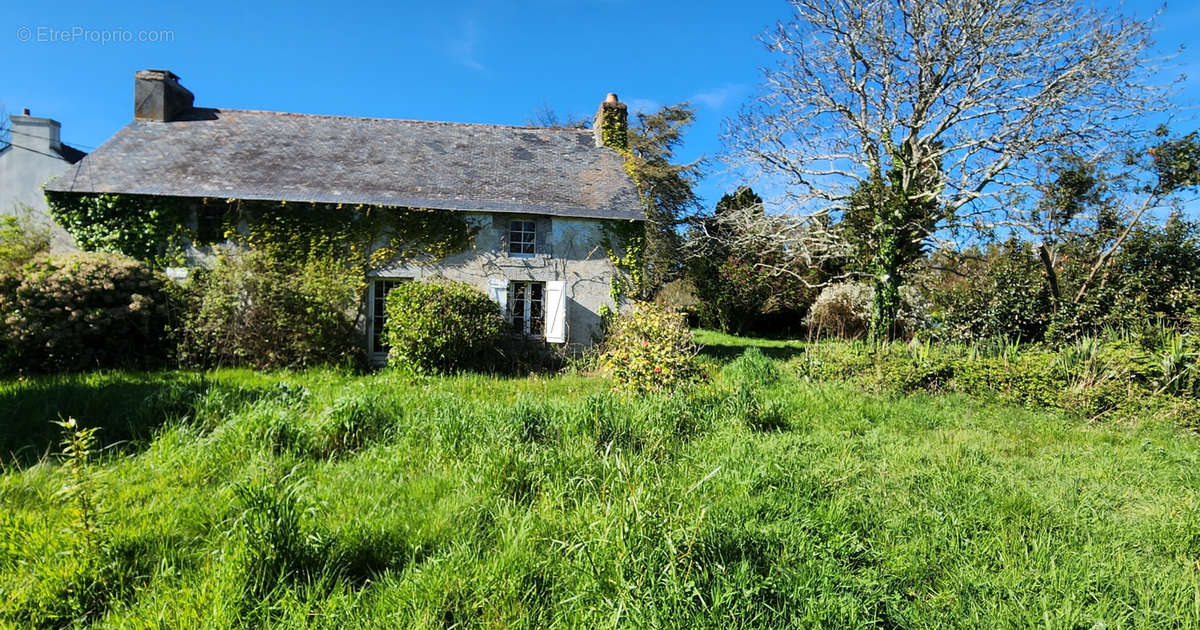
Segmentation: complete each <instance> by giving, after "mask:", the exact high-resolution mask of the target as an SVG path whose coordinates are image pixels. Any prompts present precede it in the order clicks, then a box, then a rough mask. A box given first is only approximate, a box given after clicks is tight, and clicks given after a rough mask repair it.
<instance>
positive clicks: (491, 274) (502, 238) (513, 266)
mask: <svg viewBox="0 0 1200 630" xmlns="http://www.w3.org/2000/svg"><path fill="white" fill-rule="evenodd" d="M466 219H467V221H468V222H469V223H471V224H472V225H473V226H475V227H477V228H479V232H478V234H477V235H476V237H475V239H474V244H473V247H472V248H471V249H470V250H468V251H465V252H461V253H458V254H454V255H451V256H449V257H447V258H445V259H443V260H440V261H437V262H433V263H426V264H417V263H410V264H393V265H388V266H384V267H382V268H380V269H377V270H376V271H374V272H373V273H372V274H371V276H372V280H375V279H396V280H408V279H412V280H430V279H435V278H446V279H448V280H457V281H461V282H466V283H467V284H470V285H472V286H474V287H476V288H478V289H479V290H480V291H484V292H485V293H489V294H492V293H493V290H494V288H495V287H496V286H497V283H503V284H505V285H507V284H509V283H512V282H522V281H530V282H538V283H548V282H555V281H562V282H565V292H566V295H565V297H566V303H565V306H566V318H565V320H566V321H565V324H566V336H565V337H566V338H565V343H566V344H567V345H568V347H569V348H572V349H579V348H582V347H585V346H588V345H590V344H591V343H592V341H593V340H594V338H595V336H596V335H597V334H598V333H599V331H600V317H601V316H600V313H601V312H602V310H604V309H605V308H607V309H611V310H615V309H616V308H617V305H616V304H615V303H614V302H613V299H612V296H611V293H612V290H611V289H612V280H613V277H614V276H615V275H616V274H617V273H618V271H617V269H616V268H615V267H614V265H613V263H612V261H611V260H610V259H609V257H608V253H607V251H606V250H605V247H604V243H605V241H606V235H605V230H604V225H605V223H606V221H605V220H603V219H581V218H568V217H549V216H538V215H508V214H491V213H468V215H467V217H466ZM513 219H516V220H521V219H523V220H526V221H528V220H534V221H535V222H536V224H537V228H538V247H537V252H536V253H535V254H534V255H533V256H532V257H528V258H525V257H514V256H511V255H509V244H508V234H507V233H508V227H509V221H510V220H513ZM506 301H508V302H509V303H508V304H507V306H508V307H509V308H508V310H509V311H510V312H509V313H507V315H508V316H509V317H510V318H511V315H512V313H511V307H512V304H511V300H506ZM368 320H370V318H368ZM367 326H368V327H370V326H372V322H371V321H368V322H367ZM373 358H374V359H376V360H379V359H381V358H382V357H379V356H376V357H373Z"/></svg>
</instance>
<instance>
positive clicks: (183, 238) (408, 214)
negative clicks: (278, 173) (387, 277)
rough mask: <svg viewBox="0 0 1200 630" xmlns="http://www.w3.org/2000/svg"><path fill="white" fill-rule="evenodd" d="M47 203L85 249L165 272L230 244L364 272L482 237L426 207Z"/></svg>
mask: <svg viewBox="0 0 1200 630" xmlns="http://www.w3.org/2000/svg"><path fill="white" fill-rule="evenodd" d="M46 199H47V202H48V204H49V206H50V211H51V214H52V215H53V216H54V218H55V220H56V221H58V223H59V224H61V225H62V226H63V227H64V228H66V230H67V231H68V232H69V233H70V234H71V236H73V237H74V238H75V241H76V243H78V245H79V246H80V247H81V248H83V249H85V250H99V251H108V252H117V253H122V254H125V255H127V256H132V257H134V258H137V259H138V260H142V261H147V262H151V263H152V264H154V265H155V266H160V267H161V266H167V265H169V264H171V263H174V262H178V261H179V260H180V258H181V257H182V254H183V252H184V251H185V249H186V247H187V245H189V244H194V245H212V244H214V243H219V242H222V241H225V240H226V239H229V240H232V241H233V242H234V243H238V244H243V243H244V244H246V245H249V246H250V247H252V248H254V249H258V250H261V251H265V252H267V253H268V254H270V255H271V256H272V257H274V258H277V259H279V260H281V261H286V262H289V263H293V264H298V263H302V262H305V261H307V260H309V259H310V258H318V259H328V258H333V259H337V260H339V261H341V262H343V263H344V264H346V265H349V266H355V267H360V268H365V267H367V266H371V265H378V264H380V263H382V262H385V261H387V260H391V259H393V258H402V259H416V260H438V259H441V258H444V257H445V256H447V255H448V254H451V253H454V252H458V251H462V250H464V249H466V248H467V247H468V246H469V245H470V241H471V239H472V238H473V237H474V235H475V232H476V230H475V228H472V227H471V226H470V225H468V224H467V222H466V221H465V220H464V219H463V218H462V216H461V213H456V212H451V211H448V210H427V209H423V208H391V207H381V206H366V205H355V206H343V205H341V204H322V203H306V202H293V203H288V202H285V201H250V200H239V199H226V200H218V199H188V198H178V197H157V196H150V195H107V194H102V195H76V194H69V193H47V196H46ZM214 221H215V222H216V224H215V225H209V223H211V222H214Z"/></svg>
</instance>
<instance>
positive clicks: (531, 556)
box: [0, 333, 1200, 628]
mask: <svg viewBox="0 0 1200 630" xmlns="http://www.w3.org/2000/svg"><path fill="white" fill-rule="evenodd" d="M700 339H701V341H702V342H704V343H705V344H706V345H707V346H708V349H707V350H706V353H707V354H708V355H709V356H710V357H714V358H715V359H717V360H720V361H725V360H726V359H727V358H728V357H730V356H732V355H734V354H735V353H736V352H740V348H739V346H743V345H748V343H749V342H742V341H739V340H737V339H736V338H728V337H722V336H720V335H717V334H715V333H701V335H700ZM753 343H755V344H760V345H763V346H764V347H763V348H762V350H761V351H762V352H770V353H775V354H776V356H779V357H781V358H786V357H787V356H788V354H787V353H789V352H793V351H795V349H796V348H798V346H797V345H794V344H786V343H783V342H778V343H777V344H776V343H775V342H753ZM714 379H715V382H714V383H713V384H711V385H709V386H705V387H702V388H699V389H697V390H696V391H694V392H692V393H690V394H687V395H677V396H675V397H652V398H646V399H641V400H630V399H625V398H622V397H620V396H618V395H615V394H612V393H610V392H608V387H607V384H606V383H605V382H604V381H602V380H600V379H598V378H594V377H585V376H562V377H553V378H546V377H530V378H528V379H504V378H492V377H482V376H462V377H456V378H432V379H426V380H416V381H414V380H411V379H409V378H406V377H405V376H403V375H401V374H398V373H393V372H383V373H379V374H374V375H368V376H353V375H348V374H342V373H338V372H333V371H311V372H304V373H279V374H257V373H253V372H247V371H234V370H229V371H220V372H217V373H210V374H208V375H206V376H204V377H203V378H202V377H201V376H199V375H196V374H189V373H163V374H131V373H103V374H93V375H83V376H77V377H57V378H44V379H33V380H29V381H21V382H7V383H0V418H3V423H4V424H3V427H0V452H4V453H13V452H16V455H15V456H13V455H9V456H7V457H6V461H7V462H8V464H6V468H5V469H4V471H3V475H2V476H0V593H4V594H5V595H6V596H5V597H3V598H0V626H3V625H4V624H7V625H9V626H11V627H15V628H26V627H34V626H37V625H42V626H46V627H61V626H64V625H70V623H71V620H72V619H77V620H78V621H79V622H80V624H81V625H90V626H91V627H97V628H126V627H133V628H203V627H210V628H226V627H235V626H248V627H263V626H270V627H321V628H326V627H327V628H405V627H478V626H482V627H529V628H540V627H548V626H558V627H587V628H592V627H642V626H650V627H721V628H738V627H761V628H777V627H797V626H798V627H836V628H841V627H870V628H941V627H962V628H985V627H986V628H1028V627H1039V628H1124V627H1155V628H1157V627H1172V628H1195V627H1200V503H1198V501H1197V499H1198V497H1197V493H1198V489H1200V440H1198V439H1197V437H1196V436H1195V435H1194V434H1192V433H1190V432H1187V431H1183V430H1180V429H1177V428H1174V427H1171V426H1166V425H1165V424H1163V423H1153V422H1141V423H1139V422H1132V423H1131V422H1108V423H1085V422H1081V421H1077V420H1072V419H1068V418H1067V417H1065V416H1061V415H1055V414H1047V413H1038V412H1034V411H1029V410H1022V409H1016V408H1011V407H1000V406H987V405H983V404H979V403H975V402H972V401H970V400H967V399H965V398H961V397H932V396H914V397H907V398H897V399H887V398H877V397H870V396H865V395H863V394H860V393H859V392H857V391H855V390H854V389H852V388H850V387H849V386H846V385H841V384H813V383H808V382H804V381H802V380H800V379H798V378H797V377H796V376H795V375H794V374H792V373H791V372H790V368H789V367H788V366H787V364H786V363H785V362H783V361H779V360H769V359H766V358H763V357H762V356H761V355H759V356H758V357H753V356H751V357H744V358H740V359H736V360H732V361H730V362H727V363H725V364H724V366H723V367H722V368H720V370H719V372H718V373H717V374H714ZM59 413H63V414H72V415H74V416H75V417H76V418H77V419H78V420H79V421H80V422H81V423H82V424H83V425H85V426H100V427H102V429H101V432H100V438H101V440H102V441H103V442H105V443H106V444H111V443H113V442H119V443H117V444H115V445H114V446H112V447H111V448H109V449H107V450H106V451H105V453H104V455H103V457H102V459H101V460H100V461H99V463H97V464H96V465H95V466H94V468H93V469H92V470H91V472H90V473H88V474H87V475H86V476H85V478H84V481H85V483H87V484H90V487H91V490H90V491H87V492H85V493H86V494H89V496H94V497H95V498H96V499H97V500H98V502H99V505H100V508H101V516H100V518H99V521H98V524H97V525H96V526H95V529H94V531H93V532H92V535H94V537H95V540H96V541H97V542H95V543H94V544H89V543H88V542H87V540H88V536H89V534H88V533H86V532H84V531H82V530H81V528H80V526H79V522H80V518H79V517H78V516H77V515H76V514H75V513H74V512H73V509H72V505H73V503H72V500H71V496H72V494H71V493H70V492H68V493H66V494H63V492H62V490H63V489H64V487H65V486H67V485H68V484H70V483H71V481H70V480H71V478H70V476H69V475H68V471H67V469H66V468H65V467H63V466H60V465H58V464H55V463H52V462H53V461H54V460H53V458H51V459H46V458H44V457H43V453H45V452H46V451H47V449H48V448H52V446H51V445H52V443H53V442H54V441H55V440H56V439H57V438H55V437H54V434H53V431H49V429H51V428H52V427H50V425H49V420H50V419H51V418H52V417H55V416H56V415H57V414H59ZM79 494H80V492H78V491H76V492H75V493H74V496H79Z"/></svg>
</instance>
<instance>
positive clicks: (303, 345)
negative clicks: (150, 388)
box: [179, 251, 364, 369]
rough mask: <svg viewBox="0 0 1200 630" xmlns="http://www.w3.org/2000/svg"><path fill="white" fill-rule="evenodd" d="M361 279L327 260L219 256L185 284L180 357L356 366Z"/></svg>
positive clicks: (208, 362)
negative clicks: (286, 261)
mask: <svg viewBox="0 0 1200 630" xmlns="http://www.w3.org/2000/svg"><path fill="white" fill-rule="evenodd" d="M361 283H362V279H361V277H360V275H359V274H358V272H357V271H355V270H354V269H351V268H348V267H347V266H345V265H344V264H341V263H339V262H336V261H331V260H327V259H314V260H310V261H308V262H306V263H303V264H300V265H299V266H293V265H285V264H283V263H281V262H279V261H277V260H274V259H273V258H271V257H270V256H268V255H266V254H264V253H261V252H254V251H245V252H238V253H224V254H221V255H220V256H219V257H218V259H217V263H216V265H215V266H214V267H213V269H211V270H203V269H201V270H197V271H196V272H195V273H194V276H193V278H192V279H191V281H190V282H189V285H188V286H187V287H186V289H185V291H184V294H185V297H186V299H185V302H186V304H187V308H186V309H185V310H186V313H185V314H184V316H183V318H182V326H181V330H180V331H179V332H180V337H181V340H180V357H181V359H182V360H183V361H184V362H185V363H188V364H192V365H199V366H217V365H246V366H251V367H255V368H260V369H269V368H291V367H302V366H308V365H316V364H342V365H344V364H351V363H359V362H361V361H362V360H363V357H364V347H363V341H362V335H361V333H360V331H359V328H358V326H357V323H356V318H357V313H358V309H359V302H360V289H361Z"/></svg>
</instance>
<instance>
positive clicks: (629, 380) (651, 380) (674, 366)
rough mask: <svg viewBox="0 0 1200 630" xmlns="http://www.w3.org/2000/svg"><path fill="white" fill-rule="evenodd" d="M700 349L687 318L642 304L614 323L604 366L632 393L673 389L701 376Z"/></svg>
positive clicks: (602, 358) (606, 343) (602, 357)
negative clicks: (698, 356) (698, 357)
mask: <svg viewBox="0 0 1200 630" xmlns="http://www.w3.org/2000/svg"><path fill="white" fill-rule="evenodd" d="M696 353H697V346H696V343H695V341H694V340H693V339H692V331H691V329H690V328H688V326H687V322H686V321H685V318H684V315H683V314H682V313H676V312H674V311H672V310H670V309H667V308H664V307H662V306H658V305H656V304H652V303H639V304H637V305H635V306H634V308H633V311H632V312H630V313H626V314H622V315H619V316H618V317H617V318H616V320H614V321H613V324H612V328H611V329H610V331H609V336H608V338H607V339H606V340H605V341H604V348H603V350H602V352H601V354H600V365H601V366H602V367H603V368H604V370H605V371H606V372H608V373H609V374H610V375H611V376H612V377H613V380H614V381H615V382H616V388H617V389H619V390H623V391H629V392H639V393H640V392H651V391H659V390H666V389H670V388H672V387H674V386H676V385H678V384H680V383H685V382H688V381H692V380H694V379H695V378H696V377H697V376H698V375H699V373H700V369H699V366H698V364H697V362H696Z"/></svg>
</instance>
